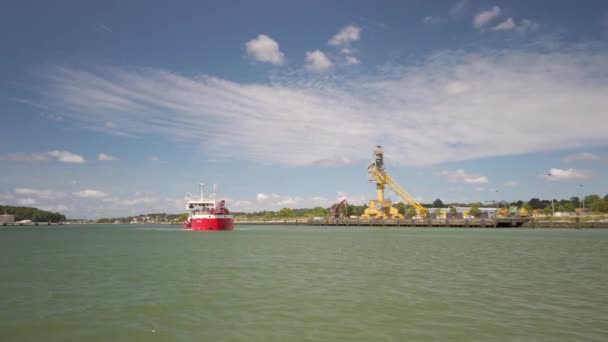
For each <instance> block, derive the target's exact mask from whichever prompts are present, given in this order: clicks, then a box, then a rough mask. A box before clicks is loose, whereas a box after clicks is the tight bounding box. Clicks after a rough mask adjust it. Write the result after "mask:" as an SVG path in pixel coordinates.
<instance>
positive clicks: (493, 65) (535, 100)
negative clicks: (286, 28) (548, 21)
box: [40, 45, 608, 165]
mask: <svg viewBox="0 0 608 342" xmlns="http://www.w3.org/2000/svg"><path fill="white" fill-rule="evenodd" d="M607 69H608V53H607V51H606V50H604V49H597V48H596V47H591V46H589V47H588V48H586V47H585V46H584V45H580V46H577V47H576V48H572V49H570V48H568V47H559V49H557V50H553V51H544V52H536V51H526V50H484V51H476V52H466V51H454V50H447V51H442V52H437V53H435V54H434V55H432V56H430V57H429V58H428V59H427V60H426V61H424V62H421V63H417V64H416V65H413V66H408V67H400V66H397V67H395V68H386V69H384V70H382V72H380V73H376V74H373V75H365V76H349V77H346V76H345V77H343V78H341V79H339V80H336V79H334V78H330V77H328V78H319V79H316V80H315V82H311V81H310V75H308V74H303V75H299V76H298V75H297V74H296V75H294V74H292V73H287V74H286V75H285V76H283V77H280V78H275V79H273V80H272V82H271V83H269V84H262V83H247V84H243V83H237V82H232V81H227V80H223V79H219V78H215V77H210V76H204V75H203V76H197V77H195V76H193V77H185V76H182V75H178V74H175V73H171V72H168V71H164V70H151V69H145V70H135V71H134V70H131V69H121V68H118V67H114V68H93V69H90V70H82V69H73V68H60V67H54V68H50V69H48V70H47V75H48V79H46V82H44V83H42V85H43V86H42V87H41V89H42V91H41V93H40V96H41V99H40V101H41V102H43V103H44V104H45V105H47V106H49V107H50V108H52V109H53V110H54V111H56V112H61V113H65V114H64V115H65V116H66V117H69V118H70V119H72V120H70V121H71V122H76V123H82V124H83V126H84V127H96V128H98V129H100V130H102V131H104V129H107V130H108V133H111V132H112V131H113V130H114V128H113V129H111V130H110V129H109V128H106V127H105V126H104V123H105V122H108V121H112V122H115V123H116V127H121V129H122V130H124V131H125V132H127V133H129V134H132V135H134V136H153V137H161V138H165V139H175V140H176V141H179V142H180V143H188V144H190V143H192V142H199V141H200V140H201V139H203V140H208V141H214V142H217V144H214V146H213V147H212V149H213V150H215V149H218V148H220V149H222V151H225V154H224V155H223V158H224V159H226V160H230V159H240V160H250V161H258V162H264V163H268V162H270V163H279V164H286V165H314V164H317V163H318V162H319V161H322V160H331V159H333V158H336V156H339V158H347V159H348V160H349V161H352V162H354V163H356V162H359V161H366V160H367V158H368V155H369V152H365V151H370V150H371V149H372V148H373V146H374V145H375V144H376V142H377V141H384V142H385V143H383V145H384V149H385V151H387V152H389V151H390V152H391V162H394V163H403V164H414V165H430V164H437V163H444V162H450V161H459V160H469V159H476V158H483V157H493V156H504V155H515V154H524V153H530V152H544V151H556V150H560V149H571V148H576V147H579V146H590V147H592V146H600V145H605V144H608V135H606V133H605V129H604V126H605V125H603V124H602V123H604V122H605V121H606V118H605V114H606V108H608V97H606V94H607V93H608V76H607V75H606V73H605V70H607ZM455 80H457V81H458V82H462V84H466V87H460V89H464V88H467V87H468V91H466V92H461V93H460V94H458V96H455V95H454V94H452V93H450V92H454V90H459V87H454V86H448V85H449V84H450V82H455ZM446 87H447V88H446ZM581 109H584V110H581ZM573 115H576V118H577V120H576V125H573V124H572V122H573V121H572V120H573V119H572V118H573ZM370 118H373V119H374V124H373V125H370V124H369V122H370V121H369V120H370ZM505 118H508V119H505ZM522 122H525V123H526V124H525V125H522ZM497 124H499V126H497ZM497 127H500V129H498V128H497ZM539 127H541V128H542V131H543V134H539V133H538V132H539ZM337 128H339V129H337ZM235 131H238V132H239V134H238V135H235V134H234V132H235ZM104 132H105V131H104ZM201 148H202V149H204V150H206V149H207V148H210V150H209V151H208V152H213V150H211V147H208V146H207V145H205V146H202V147H201Z"/></svg>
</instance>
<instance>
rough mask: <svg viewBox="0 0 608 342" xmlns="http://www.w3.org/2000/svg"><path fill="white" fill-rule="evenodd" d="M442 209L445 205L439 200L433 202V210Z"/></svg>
mask: <svg viewBox="0 0 608 342" xmlns="http://www.w3.org/2000/svg"><path fill="white" fill-rule="evenodd" d="M443 207H445V205H444V204H443V202H442V201H441V200H440V199H439V198H438V199H436V200H435V201H433V208H443Z"/></svg>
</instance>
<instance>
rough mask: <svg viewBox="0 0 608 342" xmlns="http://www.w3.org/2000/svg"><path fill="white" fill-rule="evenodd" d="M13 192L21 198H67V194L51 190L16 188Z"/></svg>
mask: <svg viewBox="0 0 608 342" xmlns="http://www.w3.org/2000/svg"><path fill="white" fill-rule="evenodd" d="M13 192H14V193H15V194H16V195H19V196H33V197H38V198H43V199H57V198H63V197H65V196H66V193H65V192H61V191H54V190H49V189H30V188H15V189H14V190H13Z"/></svg>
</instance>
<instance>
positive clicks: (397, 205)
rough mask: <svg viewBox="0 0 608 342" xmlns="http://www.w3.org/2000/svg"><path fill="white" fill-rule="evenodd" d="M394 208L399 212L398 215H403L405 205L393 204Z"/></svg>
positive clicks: (401, 203) (400, 203)
mask: <svg viewBox="0 0 608 342" xmlns="http://www.w3.org/2000/svg"><path fill="white" fill-rule="evenodd" d="M395 208H397V210H398V211H399V214H401V215H405V203H403V202H399V203H397V204H395Z"/></svg>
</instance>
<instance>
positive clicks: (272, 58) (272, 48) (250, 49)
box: [245, 34, 285, 65]
mask: <svg viewBox="0 0 608 342" xmlns="http://www.w3.org/2000/svg"><path fill="white" fill-rule="evenodd" d="M245 47H246V49H247V53H248V54H249V56H251V58H253V59H254V60H256V61H258V62H263V63H270V64H274V65H282V64H283V63H285V55H284V54H283V52H281V49H280V48H279V44H278V43H277V42H276V41H275V40H274V39H272V38H270V37H269V36H267V35H265V34H260V35H259V36H257V38H255V39H252V40H250V41H248V42H247V43H246V44H245Z"/></svg>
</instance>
